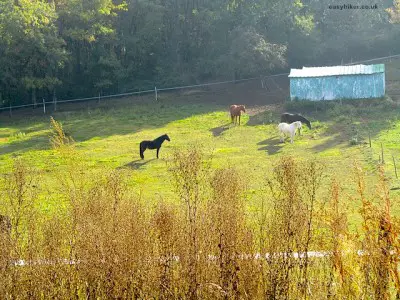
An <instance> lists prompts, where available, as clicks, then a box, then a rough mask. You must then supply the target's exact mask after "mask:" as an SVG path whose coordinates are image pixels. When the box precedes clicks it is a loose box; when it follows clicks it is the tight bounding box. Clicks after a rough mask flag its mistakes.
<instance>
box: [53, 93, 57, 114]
mask: <svg viewBox="0 0 400 300" xmlns="http://www.w3.org/2000/svg"><path fill="white" fill-rule="evenodd" d="M53 105H54V111H57V97H56V90H55V89H54V90H53Z"/></svg>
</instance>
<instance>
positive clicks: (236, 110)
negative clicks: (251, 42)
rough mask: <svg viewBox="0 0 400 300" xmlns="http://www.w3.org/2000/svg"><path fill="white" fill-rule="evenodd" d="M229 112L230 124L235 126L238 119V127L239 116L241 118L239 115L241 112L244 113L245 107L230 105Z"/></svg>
mask: <svg viewBox="0 0 400 300" xmlns="http://www.w3.org/2000/svg"><path fill="white" fill-rule="evenodd" d="M229 111H230V113H231V120H232V123H234V124H237V120H238V118H239V125H240V116H241V114H242V111H243V112H246V108H245V106H244V105H236V104H233V105H231V107H230V108H229Z"/></svg>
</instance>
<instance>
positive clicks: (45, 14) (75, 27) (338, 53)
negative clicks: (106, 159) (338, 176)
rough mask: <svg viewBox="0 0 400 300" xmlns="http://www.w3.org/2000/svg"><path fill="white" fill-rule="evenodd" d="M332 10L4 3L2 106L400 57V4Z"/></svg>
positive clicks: (172, 0) (219, 0)
mask: <svg viewBox="0 0 400 300" xmlns="http://www.w3.org/2000/svg"><path fill="white" fill-rule="evenodd" d="M355 2H360V1H355ZM330 4H331V1H329V0H322V1H320V0H250V1H244V0H0V105H1V106H6V105H7V106H8V105H18V104H26V103H33V104H36V103H37V102H38V101H39V100H38V99H42V98H45V99H46V101H51V99H53V98H55V97H57V98H63V99H64V98H71V97H85V96H93V95H98V94H110V93H117V92H126V91H132V90H140V89H142V90H143V89H148V88H153V87H154V86H155V85H159V86H171V85H181V84H194V83H199V82H206V81H210V80H216V79H234V78H235V79H238V78H244V77H248V76H258V75H266V74H270V73H274V72H279V71H282V70H284V69H285V70H286V69H287V68H289V67H301V66H303V65H314V66H317V65H332V64H338V63H340V62H341V61H343V60H344V61H350V60H351V59H353V60H359V59H364V58H370V57H374V56H382V55H389V54H394V53H396V49H398V48H399V45H400V42H399V41H400V39H399V38H400V28H399V25H396V22H397V23H398V22H399V7H400V4H399V2H398V1H395V2H394V3H393V2H392V1H386V0H385V1H381V4H379V5H378V8H377V9H369V10H367V9H364V10H362V9H358V10H354V9H353V10H350V9H347V10H335V9H329V5H330ZM354 4H357V3H354Z"/></svg>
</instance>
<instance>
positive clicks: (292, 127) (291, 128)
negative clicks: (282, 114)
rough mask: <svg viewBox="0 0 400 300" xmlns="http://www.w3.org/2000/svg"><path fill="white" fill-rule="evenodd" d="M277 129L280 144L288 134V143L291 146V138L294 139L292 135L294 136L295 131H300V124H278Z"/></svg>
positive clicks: (297, 122) (298, 122)
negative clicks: (279, 135)
mask: <svg viewBox="0 0 400 300" xmlns="http://www.w3.org/2000/svg"><path fill="white" fill-rule="evenodd" d="M278 129H279V132H280V134H281V142H283V140H284V138H285V135H286V134H289V135H290V143H291V144H293V138H294V135H295V134H296V130H297V129H301V122H300V121H296V122H293V123H292V124H288V123H279V125H278Z"/></svg>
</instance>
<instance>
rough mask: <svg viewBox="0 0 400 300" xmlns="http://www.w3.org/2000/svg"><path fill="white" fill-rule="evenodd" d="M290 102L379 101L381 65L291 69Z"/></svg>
mask: <svg viewBox="0 0 400 300" xmlns="http://www.w3.org/2000/svg"><path fill="white" fill-rule="evenodd" d="M289 78H290V99H291V100H295V99H298V100H313V101H320V100H336V99H362V98H379V97H383V96H384V95H385V65H384V64H377V65H353V66H334V67H315V68H314V67H313V68H307V67H303V68H302V69H291V70H290V74H289Z"/></svg>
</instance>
